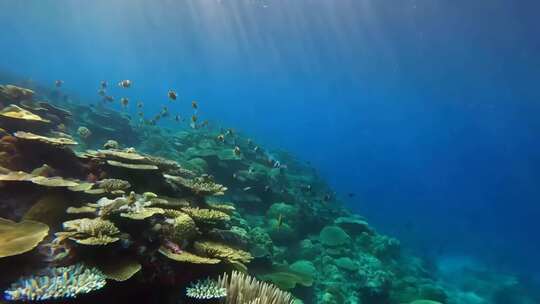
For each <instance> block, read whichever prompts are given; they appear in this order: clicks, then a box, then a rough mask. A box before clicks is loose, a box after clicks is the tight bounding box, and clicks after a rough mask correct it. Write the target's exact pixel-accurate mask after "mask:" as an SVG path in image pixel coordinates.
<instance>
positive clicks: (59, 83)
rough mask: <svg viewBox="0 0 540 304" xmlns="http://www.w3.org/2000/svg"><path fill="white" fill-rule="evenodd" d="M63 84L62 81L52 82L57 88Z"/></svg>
mask: <svg viewBox="0 0 540 304" xmlns="http://www.w3.org/2000/svg"><path fill="white" fill-rule="evenodd" d="M63 84H64V81H63V80H55V81H54V85H55V86H56V87H57V88H59V87H61V86H62V85H63Z"/></svg>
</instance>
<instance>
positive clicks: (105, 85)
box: [99, 80, 107, 89]
mask: <svg viewBox="0 0 540 304" xmlns="http://www.w3.org/2000/svg"><path fill="white" fill-rule="evenodd" d="M99 87H100V88H102V89H106V88H107V81H105V80H102V81H100V82H99Z"/></svg>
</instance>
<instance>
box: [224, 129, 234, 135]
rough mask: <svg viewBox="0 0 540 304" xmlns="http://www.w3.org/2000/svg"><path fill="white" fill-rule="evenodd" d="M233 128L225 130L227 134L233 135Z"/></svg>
mask: <svg viewBox="0 0 540 304" xmlns="http://www.w3.org/2000/svg"><path fill="white" fill-rule="evenodd" d="M233 133H234V132H233V129H227V131H225V135H228V136H229V135H233Z"/></svg>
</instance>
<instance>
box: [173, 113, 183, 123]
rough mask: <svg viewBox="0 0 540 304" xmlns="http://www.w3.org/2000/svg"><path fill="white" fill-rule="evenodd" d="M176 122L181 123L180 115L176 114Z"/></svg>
mask: <svg viewBox="0 0 540 304" xmlns="http://www.w3.org/2000/svg"><path fill="white" fill-rule="evenodd" d="M174 120H175V121H176V122H180V121H181V118H180V114H176V116H175V117H174Z"/></svg>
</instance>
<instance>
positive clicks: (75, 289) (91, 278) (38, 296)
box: [4, 264, 107, 301]
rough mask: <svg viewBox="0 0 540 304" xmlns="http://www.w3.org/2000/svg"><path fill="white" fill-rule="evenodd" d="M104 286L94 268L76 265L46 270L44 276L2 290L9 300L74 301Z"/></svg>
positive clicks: (103, 278) (102, 278)
mask: <svg viewBox="0 0 540 304" xmlns="http://www.w3.org/2000/svg"><path fill="white" fill-rule="evenodd" d="M106 283H107V281H106V280H105V276H104V275H103V274H102V273H101V272H100V271H99V270H97V269H96V268H89V267H87V266H85V265H83V264H76V265H72V266H68V267H58V268H50V269H47V271H46V273H45V274H43V275H38V276H28V277H23V278H20V279H19V280H18V281H17V282H15V283H13V284H11V287H10V288H9V289H8V290H6V291H4V296H5V298H6V299H7V300H12V301H44V300H54V299H64V298H76V297H77V296H78V295H81V294H86V293H90V292H92V291H95V290H98V289H101V288H103V287H104V286H105V284H106Z"/></svg>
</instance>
